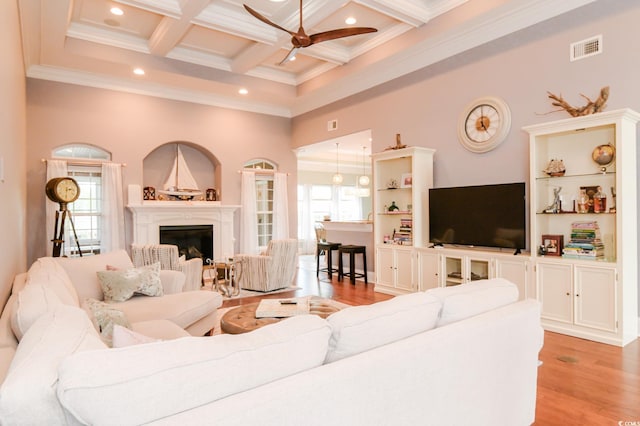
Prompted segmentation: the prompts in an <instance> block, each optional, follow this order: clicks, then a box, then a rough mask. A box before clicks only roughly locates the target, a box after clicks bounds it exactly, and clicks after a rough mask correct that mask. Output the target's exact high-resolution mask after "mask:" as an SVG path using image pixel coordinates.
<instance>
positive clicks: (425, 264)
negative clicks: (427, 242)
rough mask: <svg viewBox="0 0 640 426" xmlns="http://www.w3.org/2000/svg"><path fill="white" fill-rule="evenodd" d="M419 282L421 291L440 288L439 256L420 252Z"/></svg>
mask: <svg viewBox="0 0 640 426" xmlns="http://www.w3.org/2000/svg"><path fill="white" fill-rule="evenodd" d="M418 281H419V286H418V287H419V288H420V291H425V290H429V289H430V288H436V287H438V286H439V282H438V255H437V254H432V253H424V252H418Z"/></svg>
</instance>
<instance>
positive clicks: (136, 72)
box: [133, 68, 144, 75]
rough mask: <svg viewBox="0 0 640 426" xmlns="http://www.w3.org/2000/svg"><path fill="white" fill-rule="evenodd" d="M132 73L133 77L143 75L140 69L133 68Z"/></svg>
mask: <svg viewBox="0 0 640 426" xmlns="http://www.w3.org/2000/svg"><path fill="white" fill-rule="evenodd" d="M133 73H134V74H135V75H144V70H143V69H142V68H134V69H133Z"/></svg>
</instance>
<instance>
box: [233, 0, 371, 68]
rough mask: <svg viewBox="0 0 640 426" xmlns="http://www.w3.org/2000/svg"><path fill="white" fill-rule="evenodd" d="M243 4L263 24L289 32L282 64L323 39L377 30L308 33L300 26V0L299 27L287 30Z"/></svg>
mask: <svg viewBox="0 0 640 426" xmlns="http://www.w3.org/2000/svg"><path fill="white" fill-rule="evenodd" d="M243 6H244V8H245V9H246V10H247V12H249V13H250V14H252V15H253V16H254V17H256V18H257V19H259V20H260V21H262V22H264V23H265V24H267V25H271V26H272V27H275V28H277V29H279V30H282V31H284V32H287V33H289V34H291V44H292V45H293V47H292V48H291V50H290V51H289V53H288V54H287V56H286V57H285V58H284V59H283V60H282V61H280V63H279V64H278V65H282V64H284V63H286V62H287V61H288V60H289V59H291V58H292V57H294V56H295V54H296V52H297V51H298V49H301V48H304V47H309V46H311V45H312V44H316V43H321V42H323V41H328V40H335V39H338V38H343V37H350V36H354V35H359V34H366V33H374V32H376V31H378V30H377V29H376V28H369V27H350V28H339V29H336V30H330V31H323V32H321V33H316V34H311V35H308V34H307V33H306V32H305V31H304V28H303V27H302V0H300V27H299V28H298V31H297V32H293V31H289V30H287V29H286V28H283V27H281V26H280V25H278V24H276V23H274V22H271V21H270V20H268V19H267V18H265V17H264V16H262V15H261V14H259V13H258V12H256V11H255V10H253V9H252V8H250V7H249V6H247V5H246V4H243Z"/></svg>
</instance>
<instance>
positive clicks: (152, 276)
mask: <svg viewBox="0 0 640 426" xmlns="http://www.w3.org/2000/svg"><path fill="white" fill-rule="evenodd" d="M97 274H98V279H99V280H100V286H101V287H102V292H103V293H104V300H105V301H106V302H124V301H125V300H128V299H130V298H131V296H133V295H134V294H143V295H145V296H162V295H163V294H164V293H163V291H162V282H161V281H160V263H159V262H157V263H154V264H153V265H147V266H141V267H139V268H131V269H126V270H118V271H98V272H97Z"/></svg>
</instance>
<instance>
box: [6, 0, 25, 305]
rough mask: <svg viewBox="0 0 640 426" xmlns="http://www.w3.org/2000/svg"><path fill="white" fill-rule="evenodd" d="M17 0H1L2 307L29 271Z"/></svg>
mask: <svg viewBox="0 0 640 426" xmlns="http://www.w3.org/2000/svg"><path fill="white" fill-rule="evenodd" d="M18 22H19V20H18V7H17V2H16V1H2V2H0V52H2V66H0V93H2V96H0V167H1V168H2V169H1V171H0V199H1V200H2V209H0V221H1V222H2V224H3V229H2V238H0V253H2V255H1V256H0V306H4V303H5V301H6V299H7V297H8V295H9V291H10V290H11V282H12V281H13V277H14V276H15V275H16V274H17V273H19V272H23V271H25V270H26V233H25V216H26V214H25V211H26V200H27V191H26V181H27V174H26V171H25V155H26V136H25V129H26V124H25V119H26V113H25V103H26V95H25V79H24V66H23V63H22V51H21V48H22V46H21V41H20V27H19V25H18Z"/></svg>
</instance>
